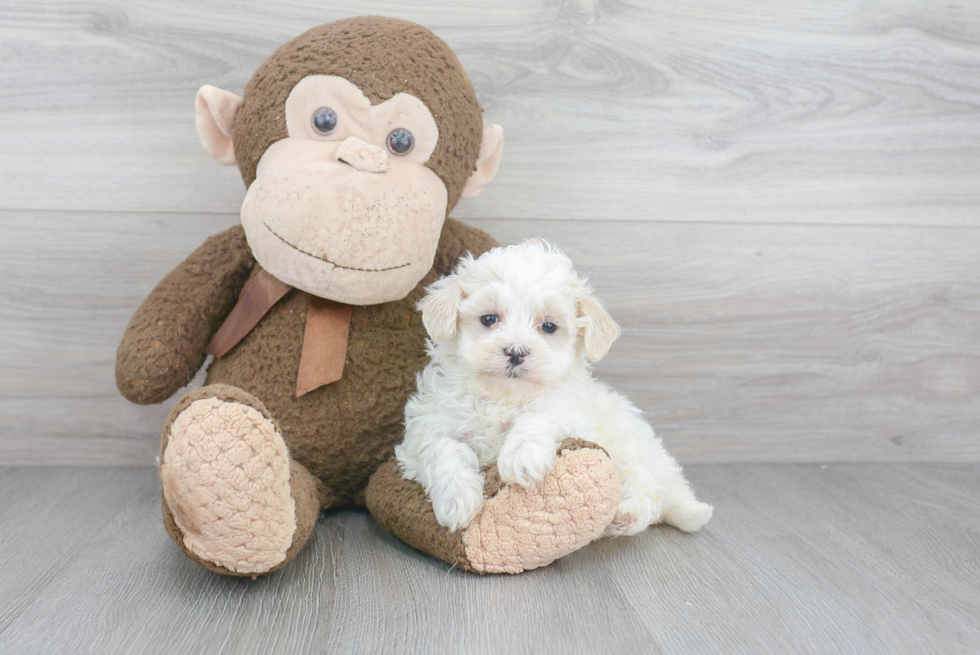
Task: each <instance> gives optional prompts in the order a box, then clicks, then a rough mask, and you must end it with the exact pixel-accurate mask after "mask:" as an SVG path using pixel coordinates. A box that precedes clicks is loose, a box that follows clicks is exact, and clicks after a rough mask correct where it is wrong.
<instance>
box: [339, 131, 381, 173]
mask: <svg viewBox="0 0 980 655" xmlns="http://www.w3.org/2000/svg"><path fill="white" fill-rule="evenodd" d="M337 161H342V162H344V163H345V164H350V165H351V166H353V167H354V168H356V169H357V170H359V171H364V172H365V173H384V172H385V171H386V170H388V153H387V152H385V151H384V150H383V149H382V148H379V147H378V146H375V145H371V144H370V143H368V142H367V141H364V140H363V139H358V138H357V137H356V136H349V137H347V138H346V139H344V142H343V143H341V144H340V147H339V148H337Z"/></svg>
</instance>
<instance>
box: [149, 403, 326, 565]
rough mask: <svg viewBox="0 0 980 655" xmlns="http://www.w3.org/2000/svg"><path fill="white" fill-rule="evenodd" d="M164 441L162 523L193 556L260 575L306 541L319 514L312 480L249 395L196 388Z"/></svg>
mask: <svg viewBox="0 0 980 655" xmlns="http://www.w3.org/2000/svg"><path fill="white" fill-rule="evenodd" d="M163 439H164V443H163V452H162V455H161V458H160V479H161V481H162V483H163V498H164V522H165V524H167V527H168V531H170V532H171V536H173V537H174V539H175V541H177V543H178V544H179V545H180V546H181V547H182V548H183V549H184V552H186V553H187V554H188V555H190V556H191V557H192V558H193V559H195V560H197V561H199V562H201V563H202V564H203V565H205V566H207V567H208V568H210V569H212V570H215V571H218V572H221V573H228V574H231V575H250V576H257V575H261V574H264V573H268V572H270V571H272V570H274V569H276V568H279V567H280V565H283V564H285V563H286V562H287V561H288V560H287V557H288V556H289V555H290V554H291V553H290V551H291V550H292V551H298V548H295V549H294V548H293V546H294V543H295V542H296V541H297V539H296V537H297V536H300V537H302V539H301V541H302V542H305V541H306V538H307V537H308V536H309V533H310V532H311V531H312V525H313V523H315V521H316V515H317V513H318V510H319V506H318V504H317V501H316V493H315V488H316V485H315V481H313V480H312V476H310V474H309V473H308V472H307V471H306V470H305V469H303V467H301V466H299V465H298V464H296V463H294V462H292V461H291V460H290V457H289V451H288V449H287V448H286V444H285V442H284V441H283V439H282V436H281V435H280V434H279V430H278V428H277V426H276V425H275V423H274V422H273V421H272V419H271V418H270V417H269V416H268V414H267V412H266V411H265V408H264V407H263V406H262V404H261V403H259V402H258V401H257V400H256V399H255V398H254V397H252V396H250V395H249V394H246V393H245V392H243V391H241V390H240V389H236V388H234V387H226V386H224V385H214V386H211V387H204V388H203V389H198V390H195V391H193V392H191V393H190V394H188V395H187V396H186V397H185V398H184V399H182V400H181V402H180V403H178V405H177V407H175V408H174V412H173V413H172V414H171V420H170V422H169V424H168V427H167V428H166V429H165V430H164V435H163ZM291 483H293V484H291ZM294 487H297V488H294ZM298 505H299V507H298ZM311 508H312V518H311V516H310V515H311ZM298 510H301V514H302V519H303V520H302V521H298ZM298 522H301V523H303V524H304V525H303V526H302V528H303V529H302V530H298V529H297V524H298ZM171 528H173V529H172V530H171ZM298 532H305V534H300V535H298V534H297V533H298ZM299 545H300V546H302V543H300V544H299ZM289 559H291V557H289Z"/></svg>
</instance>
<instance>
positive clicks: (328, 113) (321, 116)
mask: <svg viewBox="0 0 980 655" xmlns="http://www.w3.org/2000/svg"><path fill="white" fill-rule="evenodd" d="M313 128H314V129H315V130H316V131H317V132H319V133H320V134H323V135H327V134H330V133H331V132H333V131H334V130H336V129H337V112H335V111H334V110H333V109H331V108H330V107H320V108H319V109H317V110H316V111H315V112H313Z"/></svg>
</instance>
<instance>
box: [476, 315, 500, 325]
mask: <svg viewBox="0 0 980 655" xmlns="http://www.w3.org/2000/svg"><path fill="white" fill-rule="evenodd" d="M499 320H500V317H499V316H497V315H496V314H485V315H483V316H481V317H480V322H481V323H483V324H484V325H485V326H487V327H490V326H491V325H493V324H494V323H496V322H497V321H499Z"/></svg>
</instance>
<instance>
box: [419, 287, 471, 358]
mask: <svg viewBox="0 0 980 655" xmlns="http://www.w3.org/2000/svg"><path fill="white" fill-rule="evenodd" d="M462 299H463V285H462V284H461V283H460V279H459V275H456V274H453V275H450V276H448V277H444V278H442V279H441V280H437V281H436V282H435V283H434V284H433V285H432V286H430V287H429V288H428V289H426V294H425V297H424V298H422V300H420V301H419V304H418V308H419V310H420V311H421V312H422V323H423V324H424V325H425V330H426V332H428V333H429V336H430V337H432V340H433V341H435V342H436V343H442V342H444V341H449V340H450V339H452V338H453V337H455V336H456V320H457V319H458V318H459V303H460V301H462Z"/></svg>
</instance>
